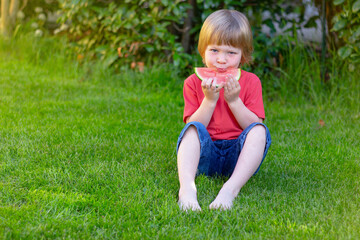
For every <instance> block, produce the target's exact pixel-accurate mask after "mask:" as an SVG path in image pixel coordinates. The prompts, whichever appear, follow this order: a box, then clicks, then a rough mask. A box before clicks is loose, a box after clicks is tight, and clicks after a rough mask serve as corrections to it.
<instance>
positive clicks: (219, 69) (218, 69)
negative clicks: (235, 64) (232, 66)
mask: <svg viewBox="0 0 360 240" xmlns="http://www.w3.org/2000/svg"><path fill="white" fill-rule="evenodd" d="M216 70H217V71H218V72H220V73H222V72H226V68H216Z"/></svg>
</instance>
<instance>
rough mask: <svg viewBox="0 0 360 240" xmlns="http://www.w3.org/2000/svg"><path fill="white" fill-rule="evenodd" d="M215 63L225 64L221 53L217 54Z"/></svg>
mask: <svg viewBox="0 0 360 240" xmlns="http://www.w3.org/2000/svg"><path fill="white" fill-rule="evenodd" d="M216 61H217V62H218V63H226V58H225V55H224V54H222V53H220V54H218V56H217V59H216Z"/></svg>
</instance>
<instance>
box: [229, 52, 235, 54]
mask: <svg viewBox="0 0 360 240" xmlns="http://www.w3.org/2000/svg"><path fill="white" fill-rule="evenodd" d="M229 54H237V52H229Z"/></svg>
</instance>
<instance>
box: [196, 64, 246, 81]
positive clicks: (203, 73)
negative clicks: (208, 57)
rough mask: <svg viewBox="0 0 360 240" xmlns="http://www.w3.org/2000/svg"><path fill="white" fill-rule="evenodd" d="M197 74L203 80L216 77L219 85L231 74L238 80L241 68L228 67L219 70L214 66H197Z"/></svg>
mask: <svg viewBox="0 0 360 240" xmlns="http://www.w3.org/2000/svg"><path fill="white" fill-rule="evenodd" d="M195 74H196V76H198V78H200V79H201V81H203V80H204V79H207V78H215V79H216V84H217V85H219V84H220V83H222V82H226V79H227V76H228V75H229V74H230V75H233V76H234V77H235V79H236V81H238V80H239V79H240V76H241V70H240V68H228V69H226V70H223V71H219V70H217V69H213V68H206V67H197V68H195Z"/></svg>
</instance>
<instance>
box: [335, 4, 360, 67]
mask: <svg viewBox="0 0 360 240" xmlns="http://www.w3.org/2000/svg"><path fill="white" fill-rule="evenodd" d="M333 3H334V5H338V6H341V12H339V13H337V14H336V15H335V16H334V17H333V19H332V21H333V23H334V26H333V28H332V29H331V31H334V32H336V33H337V34H338V36H339V38H340V39H342V40H343V42H344V45H343V46H342V47H341V48H339V49H338V54H339V56H340V57H341V58H342V59H343V60H346V61H347V62H348V63H349V65H348V66H349V70H350V71H354V70H355V65H357V64H359V63H360V0H357V1H355V0H347V1H345V0H334V2H333Z"/></svg>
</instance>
